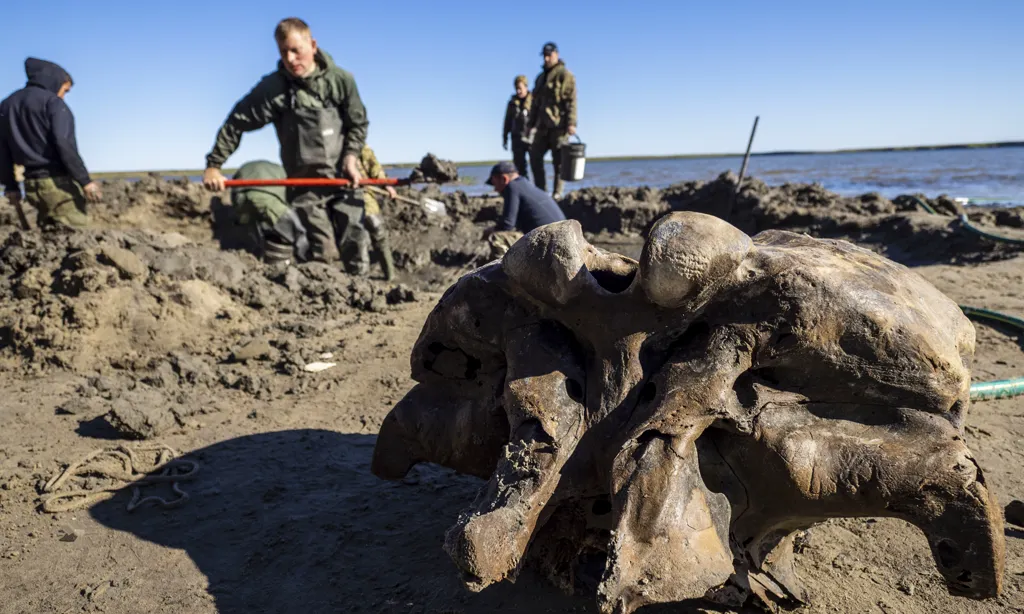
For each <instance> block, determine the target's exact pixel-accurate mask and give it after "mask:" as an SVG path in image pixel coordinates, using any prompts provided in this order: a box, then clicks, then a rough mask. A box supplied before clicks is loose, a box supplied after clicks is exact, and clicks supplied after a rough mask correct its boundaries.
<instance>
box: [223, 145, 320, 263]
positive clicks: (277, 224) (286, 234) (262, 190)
mask: <svg viewBox="0 0 1024 614" xmlns="http://www.w3.org/2000/svg"><path fill="white" fill-rule="evenodd" d="M287 176H288V175H287V174H286V173H285V171H284V167H282V166H281V165H280V164H275V163H273V162H269V161H267V160H255V161H253V162H246V163H245V164H243V165H242V166H241V167H240V168H239V169H238V171H237V172H236V173H235V176H234V178H235V179H284V178H285V177H287ZM231 205H232V206H233V207H234V208H235V209H236V211H237V214H238V221H239V223H241V224H244V225H246V226H248V227H249V228H250V229H251V231H252V234H253V235H254V236H255V239H256V243H257V245H258V246H259V252H260V254H261V255H262V257H263V260H264V261H266V262H269V263H286V264H288V263H291V262H292V261H293V260H297V261H300V262H301V261H304V260H307V259H308V258H309V240H308V238H307V237H306V227H305V226H304V225H303V223H302V220H301V219H299V216H298V214H297V213H296V212H295V210H294V209H292V208H291V207H289V206H288V194H287V189H286V188H285V187H283V186H257V187H242V188H232V189H231ZM282 220H283V221H282Z"/></svg>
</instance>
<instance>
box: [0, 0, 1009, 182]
mask: <svg viewBox="0 0 1024 614" xmlns="http://www.w3.org/2000/svg"><path fill="white" fill-rule="evenodd" d="M841 4H842V5H841V6H840V3H832V2H822V1H821V0H817V1H814V2H787V1H784V0H780V1H778V2H765V1H763V0H759V1H732V2H729V1H725V2H710V1H708V0H699V1H694V2H691V1H685V2H684V1H675V2H668V1H665V2H642V1H634V2H601V1H593V2H571V1H570V2H567V1H565V0H562V1H558V2H556V1H547V2H533V1H525V0H515V1H512V2H493V1H490V2H489V1H486V0H485V1H483V2H480V1H458V2H454V1H452V2H446V1H443V0H435V1H432V2H421V1H416V2H387V3H373V2H361V3H356V2H339V1H337V0H334V1H331V2H305V3H299V2H292V3H284V2H269V1H266V0H248V1H247V2H230V1H224V0H221V1H215V2H209V1H207V2H196V1H193V0H178V1H175V2H140V1H138V0H136V1H134V2H128V1H122V0H115V1H103V2H81V1H71V0H59V1H50V2H43V3H37V4H35V5H33V4H32V3H28V2H9V3H5V6H4V8H3V9H2V11H0V14H2V15H3V22H4V32H3V35H2V36H0V91H4V94H3V95H6V92H7V91H13V90H15V89H17V88H19V87H21V86H22V85H23V84H24V81H25V76H24V72H23V60H24V58H25V57H26V56H30V55H32V56H36V57H41V58H44V59H48V60H52V61H55V62H57V63H59V64H62V65H63V66H64V67H65V68H67V69H68V71H69V72H70V73H71V74H72V75H73V76H74V78H75V82H76V85H75V88H74V90H73V91H72V92H71V93H70V94H69V96H68V98H67V101H68V103H69V104H70V105H71V108H72V109H73V110H74V112H75V116H76V119H77V122H78V138H79V143H80V147H81V150H82V153H83V156H84V158H85V160H86V163H87V164H88V165H89V167H90V169H91V170H95V171H103V170H141V169H173V168H199V167H202V166H203V164H204V156H205V154H206V153H207V152H208V151H209V149H210V146H211V144H212V142H213V137H214V134H215V133H216V130H217V128H218V127H219V125H220V123H221V122H222V121H223V119H224V117H225V116H226V115H227V113H228V111H229V110H230V109H231V106H232V105H233V104H234V103H235V101H236V100H237V99H238V98H240V97H241V96H242V95H243V94H245V93H246V92H247V91H248V90H249V89H250V88H251V87H252V86H253V85H254V84H255V83H256V82H257V81H258V79H259V78H260V76H261V75H263V74H265V73H267V72H270V71H272V70H274V69H275V67H276V62H277V50H276V47H275V45H274V41H273V36H272V32H273V27H274V25H275V23H276V22H277V21H278V20H279V19H280V18H282V17H286V16H291V15H295V16H298V17H302V18H303V19H305V20H306V21H308V22H309V23H310V25H311V26H312V28H313V35H314V37H315V38H316V39H317V41H318V42H319V44H320V46H321V47H322V48H324V49H325V50H327V51H328V52H330V53H331V54H332V55H333V56H334V58H335V60H336V61H337V62H338V63H339V64H340V65H341V66H343V67H344V68H346V69H348V70H350V71H351V72H352V73H354V75H355V77H356V81H357V84H358V86H359V89H360V92H361V93H362V96H363V100H364V102H365V103H366V106H367V109H368V112H369V117H370V122H371V123H370V133H369V134H370V136H369V142H370V144H371V145H373V146H374V148H375V149H376V150H377V153H378V155H379V157H380V158H381V159H382V160H384V161H385V162H403V161H416V160H418V159H419V158H420V157H421V156H422V155H423V154H424V153H426V152H428V151H430V152H433V153H436V154H438V155H440V156H441V157H444V158H450V159H457V160H478V159H497V158H502V157H506V156H507V154H505V153H504V152H503V151H502V149H501V140H500V132H501V130H500V124H501V120H502V114H503V112H504V108H505V102H506V101H507V99H508V96H509V95H511V93H512V80H513V77H514V76H515V75H516V74H518V73H525V74H526V75H528V76H529V77H530V80H531V83H532V80H533V78H534V76H535V75H536V74H537V73H538V71H539V69H540V62H541V59H540V56H539V52H540V48H541V46H542V45H543V44H544V42H545V41H547V40H554V41H556V42H557V43H558V45H559V47H560V48H561V51H562V57H563V59H564V60H565V61H566V63H567V64H568V66H569V68H570V69H571V70H572V71H573V72H574V73H575V74H576V77H577V81H578V89H579V109H580V111H579V130H580V134H581V136H582V137H583V140H584V141H585V142H586V143H587V144H588V154H589V155H592V156H597V155H642V154H673V153H719V152H735V151H741V150H742V149H743V148H744V147H745V145H746V140H747V135H748V132H749V130H750V124H751V122H752V121H753V118H754V116H755V115H760V116H761V124H760V126H759V128H758V134H757V140H756V142H755V146H754V150H755V151H770V150H780V149H836V148H848V147H870V146H894V145H918V144H938V143H956V142H973V141H993V140H1024V77H1022V75H1024V72H1022V69H1024V39H1022V38H1021V32H1020V27H1021V24H1024V1H1021V0H1005V1H1002V2H994V1H983V0H977V1H973V2H966V1H957V2H949V1H943V0H937V1H936V0H932V1H920V2H918V1H909V0H904V1H900V0H892V1H890V2H875V1H864V2H845V3H841ZM257 157H265V158H270V159H277V144H276V140H275V138H274V134H273V129H272V128H270V127H268V128H266V129H264V130H263V131H261V132H258V133H250V134H248V135H246V136H245V138H244V139H243V142H242V147H241V148H240V149H239V151H238V152H237V153H236V154H235V155H234V156H232V158H231V159H230V160H229V161H228V165H229V166H236V165H238V164H240V163H242V162H245V161H246V160H249V159H254V158H257Z"/></svg>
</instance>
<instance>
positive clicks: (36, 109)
mask: <svg viewBox="0 0 1024 614" xmlns="http://www.w3.org/2000/svg"><path fill="white" fill-rule="evenodd" d="M25 75H26V76H27V77H28V83H27V84H26V85H25V87H24V88H22V89H20V90H18V91H17V92H14V93H13V94H11V95H10V96H8V97H7V99H5V100H4V101H3V102H0V183H2V184H3V186H4V192H5V195H6V196H7V200H9V201H11V202H12V203H13V204H14V205H15V206H17V207H19V210H20V204H21V191H20V190H19V188H18V183H17V181H16V180H15V178H14V165H15V164H20V165H21V166H23V167H25V199H26V200H28V202H29V204H31V205H32V206H33V207H35V208H36V210H37V211H38V212H39V217H38V222H39V225H40V226H53V225H61V226H71V227H82V226H85V225H86V224H87V223H88V217H87V216H86V214H85V201H86V198H88V200H91V201H93V202H96V201H99V200H100V198H102V193H101V190H100V186H99V184H98V183H97V182H95V181H93V180H92V179H91V178H90V177H89V171H88V170H86V168H85V163H84V162H82V157H81V156H80V155H79V153H78V143H77V141H76V140H75V118H74V115H72V114H71V109H69V108H68V105H67V104H65V103H64V95H65V94H67V92H68V90H70V89H71V85H72V83H73V81H72V79H71V75H69V74H68V72H67V71H66V70H64V69H63V68H61V67H60V66H58V65H57V64H54V63H52V62H47V61H45V60H39V59H36V58H28V59H27V60H25Z"/></svg>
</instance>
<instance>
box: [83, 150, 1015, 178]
mask: <svg viewBox="0 0 1024 614" xmlns="http://www.w3.org/2000/svg"><path fill="white" fill-rule="evenodd" d="M1002 147H1024V141H992V142H987V143H952V144H943V145H907V146H898V147H860V148H846V149H819V150H773V151H761V152H750V157H751V158H753V157H761V156H807V155H833V154H851V153H886V152H905V151H941V150H955V149H994V148H1002ZM428 154H429V152H428ZM743 155H744V154H743V153H699V154H650V155H625V156H623V155H619V156H615V155H612V156H592V157H591V156H588V157H587V160H588V161H590V162H627V161H633V160H684V159H713V158H735V157H743ZM499 161H500V160H464V161H457V162H455V164H456V165H457V166H487V165H489V164H496V163H498V162H499ZM418 164H419V162H391V163H381V166H384V167H386V168H413V167H415V166H417V165H418ZM203 170H205V169H166V170H130V171H96V172H93V173H90V174H91V175H94V176H96V177H97V178H101V179H103V178H117V177H131V176H136V175H148V174H152V173H156V174H161V175H166V176H175V177H177V176H193V175H202V174H203ZM222 170H223V171H224V172H225V173H227V172H231V171H235V170H238V169H237V168H225V169H222Z"/></svg>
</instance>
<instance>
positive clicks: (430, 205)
mask: <svg viewBox="0 0 1024 614" xmlns="http://www.w3.org/2000/svg"><path fill="white" fill-rule="evenodd" d="M366 189H367V190H369V191H371V192H373V193H374V194H380V195H381V196H387V197H388V198H391V195H390V194H388V193H387V191H385V190H382V189H380V188H378V187H377V186H373V185H369V186H366ZM394 198H395V200H397V201H398V202H403V203H407V204H410V205H418V206H420V207H423V209H424V210H425V211H426V212H427V213H434V214H438V215H447V213H448V211H447V208H446V207H445V206H444V203H443V202H441V201H439V200H434V199H433V198H426V197H424V198H423V200H416V199H415V198H409V197H407V196H401V195H397V194H396V195H395V197H394Z"/></svg>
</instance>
